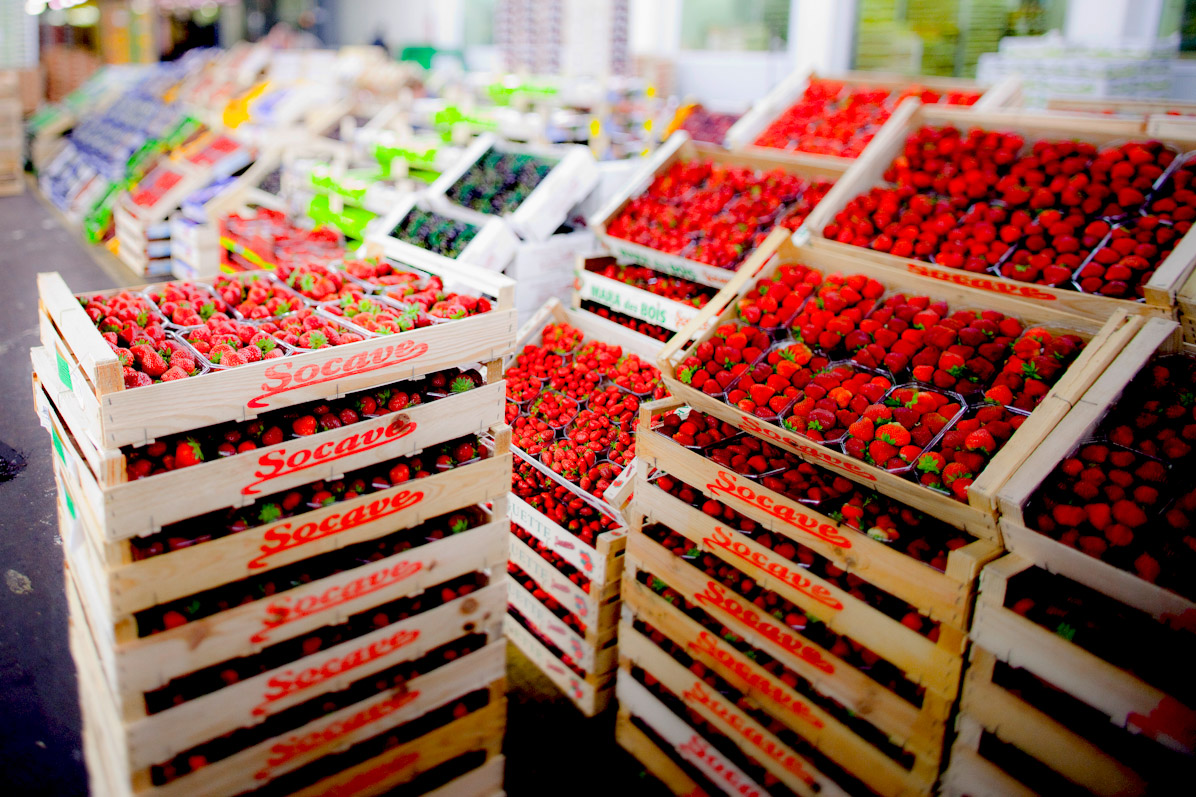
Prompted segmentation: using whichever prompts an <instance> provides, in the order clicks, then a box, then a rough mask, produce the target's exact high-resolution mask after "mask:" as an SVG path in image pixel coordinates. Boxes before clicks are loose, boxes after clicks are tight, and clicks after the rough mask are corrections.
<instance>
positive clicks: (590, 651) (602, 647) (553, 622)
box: [507, 578, 618, 675]
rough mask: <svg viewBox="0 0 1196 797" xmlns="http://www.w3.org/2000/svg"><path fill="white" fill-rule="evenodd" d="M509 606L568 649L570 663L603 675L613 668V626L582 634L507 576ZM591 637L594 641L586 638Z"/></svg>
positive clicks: (614, 650) (615, 657)
mask: <svg viewBox="0 0 1196 797" xmlns="http://www.w3.org/2000/svg"><path fill="white" fill-rule="evenodd" d="M507 584H508V585H509V589H510V591H509V592H508V596H507V600H508V604H507V605H508V606H510V607H511V608H514V609H515V610H517V611H518V612H519V613H520V614H521V615H523V617H524V619H526V620H527V621H528V622H529V623H531V624H532V625H533V626H535V628H536V630H537V631H539V632H540V633H541V634H543V635H544V636H545V637H546V638H547V639H548V640H549V641H550V642H552V644H554V645H556V646H557V647H558V648H560V649H561V650H562V651H566V652H568V655H569V658H571V659H572V660H573V663H574V664H575V665H576V666H578V667H580V668H581V669H582V670H585V671H586V673H587V674H592V675H603V674H605V673H608V672H610V671H611V670H613V669H614V668H615V664H616V659H617V655H618V654H617V651H616V648H615V641H616V640H615V630H616V629H615V628H614V627H610V628H606V629H603V632H602V633H597V632H594V633H592V634H591V633H587V634H586V635H585V636H582V635H581V634H579V633H577V632H576V631H574V630H573V629H572V628H569V627H568V626H567V625H565V624H564V623H563V622H561V620H560V619H558V618H557V616H556V615H555V614H553V613H552V612H551V611H550V610H549V609H548V607H547V606H545V605H544V604H542V603H540V601H538V600H536V598H535V597H534V596H533V595H532V594H531V593H530V592H528V591H527V590H526V589H524V588H523V587H522V586H520V584H519V583H518V582H517V581H516V580H515V579H513V578H511V579H508V580H507ZM590 639H593V640H594V641H593V642H591V641H589V640H590Z"/></svg>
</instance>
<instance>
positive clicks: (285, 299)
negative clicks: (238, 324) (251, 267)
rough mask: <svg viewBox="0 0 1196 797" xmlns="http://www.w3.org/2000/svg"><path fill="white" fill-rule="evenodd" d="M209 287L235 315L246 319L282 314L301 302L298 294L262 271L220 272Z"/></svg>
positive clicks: (301, 304)
mask: <svg viewBox="0 0 1196 797" xmlns="http://www.w3.org/2000/svg"><path fill="white" fill-rule="evenodd" d="M212 287H213V288H215V289H216V292H217V293H219V294H220V297H221V298H222V299H224V301H225V302H226V303H227V304H228V306H229V307H231V308H232V309H233V311H234V312H235V313H236V314H237V317H239V318H244V319H247V320H249V319H254V320H257V319H262V318H271V317H273V316H281V315H286V314H287V313H293V312H295V311H296V310H298V309H299V308H300V307H302V306H303V300H302V298H300V297H299V295H298V294H296V293H295V292H294V291H292V290H291V289H290V288H288V287H287V286H286V285H284V284H283V283H281V282H279V281H277V280H275V279H274V277H273V276H271V275H270V274H268V273H265V272H256V273H251V274H238V275H235V276H226V275H221V276H219V277H217V278H216V280H215V282H214V283H213V284H212Z"/></svg>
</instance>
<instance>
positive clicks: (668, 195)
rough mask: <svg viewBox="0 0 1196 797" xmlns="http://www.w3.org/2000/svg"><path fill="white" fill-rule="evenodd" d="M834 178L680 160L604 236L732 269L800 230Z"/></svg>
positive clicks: (610, 226) (657, 179) (609, 227)
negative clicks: (777, 231) (777, 230)
mask: <svg viewBox="0 0 1196 797" xmlns="http://www.w3.org/2000/svg"><path fill="white" fill-rule="evenodd" d="M829 188H830V183H829V182H828V181H825V180H807V179H805V178H803V177H799V176H797V175H795V174H791V173H789V172H786V171H784V170H783V169H773V170H772V171H769V172H763V171H760V170H757V169H753V168H750V167H746V166H728V165H724V164H721V163H716V162H714V161H709V160H693V161H687V162H682V161H679V162H677V163H674V164H673V165H672V166H670V167H668V169H667V170H666V171H664V172H663V173H662V174H660V175H659V176H657V178H656V179H655V180H654V181H653V182H652V185H651V186H649V187H648V189H647V190H646V191H645V192H643V193H642V194H640V195H639V196H636V197H634V198H633V199H631V201H630V202H628V204H627V206H626V207H625V208H624V209H623V210H622V212H620V213H619V214H618V215H617V216H615V217H614V218H613V219H611V220H610V222H609V223H608V225H607V230H606V231H607V233H609V234H610V235H611V236H612V237H615V238H622V239H624V240H627V241H631V242H632V243H636V244H641V245H643V246H646V247H649V248H651V249H656V250H659V251H661V252H666V253H668V254H672V255H679V256H681V257H684V258H688V259H690V260H696V261H697V262H699V263H706V264H708V265H711V266H717V267H719V268H725V269H730V270H732V271H733V270H735V269H736V268H737V267H738V266H739V265H740V264H741V263H742V262H743V261H744V260H745V259H746V258H747V257H748V256H749V255H750V254H751V253H752V251H753V250H755V249H756V247H758V246H759V245H760V244H761V243H762V242H763V241H764V239H765V238H766V237H767V236H768V234H769V233H770V232H772V230H773V228H774V227H777V226H782V227H787V228H789V229H791V230H796V229H797V228H798V227H800V226H801V224H802V222H803V221H805V217H806V215H808V214H809V212H810V210H812V209H813V208H814V206H815V205H816V204H817V203H818V201H819V200H820V199H821V198H822V197H823V196H824V195H825V194H826V192H827V191H828V190H829Z"/></svg>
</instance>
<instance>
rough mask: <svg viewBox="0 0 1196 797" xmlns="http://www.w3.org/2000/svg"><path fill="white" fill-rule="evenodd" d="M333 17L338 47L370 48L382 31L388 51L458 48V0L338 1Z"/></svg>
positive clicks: (459, 21) (459, 37)
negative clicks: (409, 47)
mask: <svg viewBox="0 0 1196 797" xmlns="http://www.w3.org/2000/svg"><path fill="white" fill-rule="evenodd" d="M334 13H335V14H336V31H337V38H338V39H339V43H340V44H346V45H347V44H369V43H371V42H373V40H374V37H375V36H377V35H378V31H379V30H381V31H382V35H383V37H384V38H385V39H386V43H387V44H388V45H390V48H391V50H398V49H399V48H401V47H402V46H403V45H406V44H436V45H440V46H442V47H459V46H460V45H461V30H460V28H461V22H462V16H461V15H462V13H463V12H462V4H461V2H460V0H339V1H338V2H337V3H336V5H335V9H334Z"/></svg>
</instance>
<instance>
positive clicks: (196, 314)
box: [145, 282, 228, 327]
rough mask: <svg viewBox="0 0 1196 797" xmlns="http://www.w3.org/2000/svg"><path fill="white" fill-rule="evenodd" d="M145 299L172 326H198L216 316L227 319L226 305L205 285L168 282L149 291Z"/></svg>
mask: <svg viewBox="0 0 1196 797" xmlns="http://www.w3.org/2000/svg"><path fill="white" fill-rule="evenodd" d="M145 295H146V296H147V297H148V298H149V300H150V301H151V302H153V303H154V305H155V306H156V307H157V308H158V312H160V313H161V314H162V315H163V316H165V317H166V319H167V320H168V321H170V323H172V324H174V325H175V326H180V327H190V326H197V325H199V324H202V323H203V322H205V321H207V320H208V319H209V318H212V317H213V316H216V315H224V316H225V317H227V316H228V305H227V304H225V302H224V300H223V299H222V298H220V297H219V296H218V295H216V294H215V293H214V292H213V291H212V290H211V289H210V288H209V287H208V286H207V285H201V284H199V283H195V282H167V283H164V284H162V285H154V286H152V287H150V288H149V289H148V290H147V291H146V292H145Z"/></svg>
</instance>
